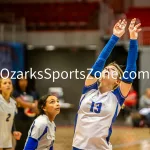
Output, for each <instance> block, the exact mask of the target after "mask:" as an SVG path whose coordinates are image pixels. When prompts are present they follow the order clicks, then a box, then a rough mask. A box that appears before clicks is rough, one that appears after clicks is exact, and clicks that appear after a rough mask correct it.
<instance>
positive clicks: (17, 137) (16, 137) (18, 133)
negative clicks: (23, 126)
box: [13, 131, 22, 140]
mask: <svg viewBox="0 0 150 150" xmlns="http://www.w3.org/2000/svg"><path fill="white" fill-rule="evenodd" d="M21 135H22V133H21V132H19V131H14V132H13V136H14V138H15V139H16V140H20V138H21Z"/></svg>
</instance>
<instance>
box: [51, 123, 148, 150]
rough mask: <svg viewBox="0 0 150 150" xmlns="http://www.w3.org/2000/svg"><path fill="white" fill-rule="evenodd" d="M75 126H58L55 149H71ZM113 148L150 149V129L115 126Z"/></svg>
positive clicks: (119, 149)
mask: <svg viewBox="0 0 150 150" xmlns="http://www.w3.org/2000/svg"><path fill="white" fill-rule="evenodd" d="M73 130H74V129H73V126H66V127H57V131H56V141H55V146H54V148H55V150H71V149H72V148H71V144H72V137H73ZM111 143H112V145H113V150H150V129H148V128H132V127H122V126H121V127H119V126H118V127H117V126H114V127H113V133H112V136H111Z"/></svg>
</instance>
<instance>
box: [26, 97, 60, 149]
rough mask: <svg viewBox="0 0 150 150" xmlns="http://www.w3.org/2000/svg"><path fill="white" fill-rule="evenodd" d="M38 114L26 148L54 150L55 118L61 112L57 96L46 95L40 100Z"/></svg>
mask: <svg viewBox="0 0 150 150" xmlns="http://www.w3.org/2000/svg"><path fill="white" fill-rule="evenodd" d="M38 107H39V111H40V116H38V117H37V118H36V119H35V120H34V122H33V124H32V125H31V128H30V130H29V133H28V137H27V141H26V144H25V147H24V150H53V143H54V141H55V131H56V126H55V123H54V119H55V117H56V115H57V114H59V112H60V105H59V101H58V99H57V97H56V96H51V95H45V96H43V97H42V98H41V99H40V100H39V105H38Z"/></svg>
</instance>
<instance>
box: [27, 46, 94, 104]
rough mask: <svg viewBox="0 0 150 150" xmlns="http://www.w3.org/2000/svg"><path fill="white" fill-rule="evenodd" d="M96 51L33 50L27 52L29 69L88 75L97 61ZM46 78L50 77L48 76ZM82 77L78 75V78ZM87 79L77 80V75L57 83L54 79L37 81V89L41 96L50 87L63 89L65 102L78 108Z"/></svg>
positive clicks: (60, 79)
mask: <svg viewBox="0 0 150 150" xmlns="http://www.w3.org/2000/svg"><path fill="white" fill-rule="evenodd" d="M95 53H96V51H92V50H79V51H72V50H69V49H68V50H67V49H66V50H55V51H45V50H42V49H41V50H32V51H27V60H28V62H27V63H28V65H27V66H28V69H29V68H33V70H35V71H39V70H40V71H44V69H46V68H50V69H51V71H50V73H51V74H52V71H59V72H60V73H61V72H62V71H67V72H68V73H69V72H70V71H75V69H77V70H78V71H85V72H86V73H85V75H86V74H87V73H88V71H87V68H90V67H91V66H92V64H93V63H94V61H95ZM43 75H44V76H46V77H48V76H47V75H46V74H43ZM79 77H82V76H80V75H79V74H78V78H79ZM84 80H85V79H75V74H74V76H73V77H72V79H66V80H64V79H62V78H59V79H58V80H56V81H55V82H53V81H52V79H49V80H48V79H43V80H40V79H37V80H36V89H37V90H38V92H39V94H40V95H43V94H46V93H47V92H48V88H49V87H62V88H63V91H64V99H65V102H69V103H72V104H75V105H76V107H77V106H78V103H79V99H80V96H81V91H82V88H83V85H84Z"/></svg>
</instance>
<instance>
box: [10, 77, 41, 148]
mask: <svg viewBox="0 0 150 150" xmlns="http://www.w3.org/2000/svg"><path fill="white" fill-rule="evenodd" d="M29 85H30V84H29V79H26V78H25V77H24V78H22V79H17V81H16V86H15V91H14V92H13V96H14V97H15V98H16V101H17V102H18V104H17V107H18V114H17V115H16V117H15V120H16V122H17V124H16V127H17V129H18V130H20V131H21V132H22V138H21V140H20V141H19V142H17V146H16V150H23V148H24V143H25V142H26V138H27V135H28V132H27V131H28V130H29V128H30V126H31V124H32V122H33V120H34V119H35V116H36V113H37V111H36V106H37V100H38V98H39V97H38V94H37V92H36V91H33V90H32V88H31V87H30V86H29ZM31 108H32V109H31Z"/></svg>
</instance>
